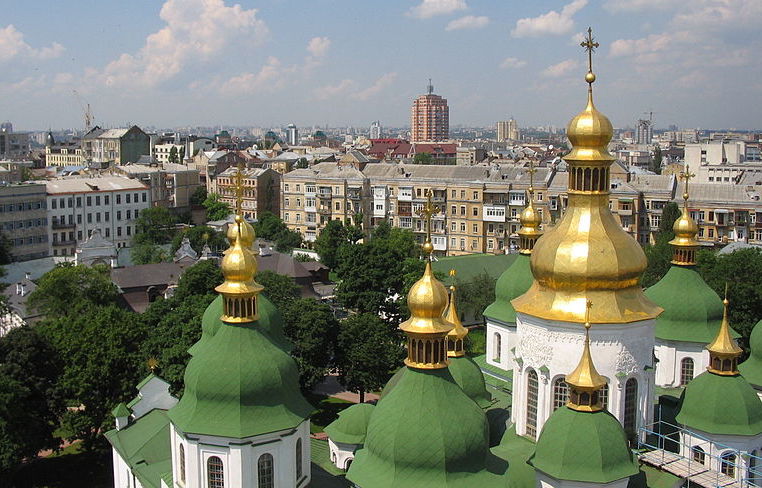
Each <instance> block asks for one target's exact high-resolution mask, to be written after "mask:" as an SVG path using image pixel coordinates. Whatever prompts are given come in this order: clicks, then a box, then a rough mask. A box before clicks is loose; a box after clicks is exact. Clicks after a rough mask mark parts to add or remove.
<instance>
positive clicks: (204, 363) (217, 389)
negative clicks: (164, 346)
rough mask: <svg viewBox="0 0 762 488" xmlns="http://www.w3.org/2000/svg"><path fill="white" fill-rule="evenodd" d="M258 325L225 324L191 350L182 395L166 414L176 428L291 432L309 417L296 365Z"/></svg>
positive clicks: (237, 433) (227, 433) (226, 433)
mask: <svg viewBox="0 0 762 488" xmlns="http://www.w3.org/2000/svg"><path fill="white" fill-rule="evenodd" d="M268 303H269V302H268ZM265 307H272V304H266V303H265V302H264V300H263V301H261V302H260V310H262V308H265ZM264 317H266V315H265V314H262V318H264ZM260 322H261V320H260V321H256V322H251V323H246V324H236V325H233V324H227V323H224V322H223V323H221V325H219V326H218V330H217V331H216V333H215V334H214V335H213V336H207V338H206V339H205V341H206V342H205V344H203V345H202V346H201V347H197V348H196V349H195V353H194V355H193V357H192V358H191V360H190V361H189V362H188V366H187V368H186V369H185V392H184V394H183V396H182V398H181V399H180V402H179V403H178V404H177V405H175V406H174V407H173V408H172V409H171V410H170V411H169V417H170V419H171V420H172V422H173V423H174V424H175V425H176V426H177V428H179V429H180V430H181V431H183V432H185V433H193V434H207V435H217V436H222V437H233V438H243V437H249V436H254V435H259V434H264V433H268V432H274V431H278V430H282V429H292V428H295V427H296V426H298V425H299V424H300V423H302V422H303V421H304V420H305V419H307V418H308V417H309V416H310V414H311V412H312V410H313V408H312V406H311V405H310V404H309V403H307V401H306V400H305V399H304V398H303V397H302V395H301V392H300V390H299V372H298V370H297V367H296V363H295V362H294V360H293V358H291V356H289V355H288V354H287V353H286V352H284V351H283V349H281V348H280V347H279V346H278V345H277V344H276V343H275V342H273V340H272V339H271V338H270V337H269V336H268V335H267V334H266V333H265V331H264V330H263V329H264V327H263V325H264V324H261V323H260Z"/></svg>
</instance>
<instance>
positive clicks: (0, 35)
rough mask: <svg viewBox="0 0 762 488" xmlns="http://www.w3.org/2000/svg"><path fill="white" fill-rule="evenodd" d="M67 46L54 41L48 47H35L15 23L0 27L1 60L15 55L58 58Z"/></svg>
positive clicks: (6, 59) (9, 58)
mask: <svg viewBox="0 0 762 488" xmlns="http://www.w3.org/2000/svg"><path fill="white" fill-rule="evenodd" d="M64 51H65V48H64V47H63V46H62V45H61V44H59V43H57V42H54V43H53V44H51V45H50V46H48V47H42V48H39V49H36V48H33V47H32V46H30V45H29V44H27V43H26V41H24V34H23V33H22V32H21V31H19V30H18V29H16V27H15V26H14V25H13V24H9V25H7V26H6V27H4V28H2V29H0V61H9V60H11V59H13V58H15V57H17V56H18V57H30V58H35V59H52V58H57V57H59V56H60V55H61V54H63V52H64Z"/></svg>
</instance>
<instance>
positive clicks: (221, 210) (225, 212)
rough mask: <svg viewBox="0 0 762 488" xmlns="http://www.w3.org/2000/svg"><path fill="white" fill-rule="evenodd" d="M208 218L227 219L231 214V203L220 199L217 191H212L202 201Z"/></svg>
mask: <svg viewBox="0 0 762 488" xmlns="http://www.w3.org/2000/svg"><path fill="white" fill-rule="evenodd" d="M202 205H203V206H204V208H205V209H206V218H207V219H208V220H225V219H226V218H228V216H229V215H230V205H228V204H227V203H225V202H221V201H220V196H219V195H218V194H217V193H210V194H209V196H207V197H206V200H204V202H203V203H202Z"/></svg>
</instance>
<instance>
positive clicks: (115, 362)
mask: <svg viewBox="0 0 762 488" xmlns="http://www.w3.org/2000/svg"><path fill="white" fill-rule="evenodd" d="M38 328H39V329H40V331H41V333H42V334H43V335H44V336H45V337H46V338H47V339H48V340H49V341H50V343H51V344H52V345H53V347H54V348H55V350H56V351H57V352H58V355H59V356H60V357H61V359H62V362H63V368H62V370H61V383H60V384H61V387H62V388H63V391H64V393H65V394H66V396H67V398H70V399H72V400H74V401H75V402H76V404H77V405H81V406H82V408H79V409H73V410H68V411H67V412H66V414H65V415H64V417H63V421H62V424H63V426H64V428H66V429H67V430H68V431H69V432H71V435H70V436H69V439H82V440H83V441H84V447H85V448H92V447H94V446H95V443H96V441H97V440H98V437H99V432H101V431H102V430H105V429H109V428H111V427H112V426H113V418H112V416H111V410H112V409H113V408H114V407H115V406H116V405H117V404H118V403H119V402H123V401H128V400H129V399H130V398H132V397H133V396H135V385H136V384H137V382H138V381H139V380H140V378H141V377H142V376H145V375H146V374H147V371H146V368H145V366H144V365H145V361H146V359H147V358H145V357H143V356H142V355H141V354H140V351H139V349H140V344H141V343H142V342H143V340H144V339H145V337H146V331H145V329H144V328H143V326H142V322H141V321H140V319H139V316H138V315H137V314H135V313H132V312H128V311H126V310H123V309H120V308H118V307H116V306H114V305H111V306H105V307H95V308H89V309H80V311H79V313H77V314H72V315H70V316H66V317H63V316H62V317H59V318H55V319H48V320H46V321H45V322H43V323H41V324H40V325H38Z"/></svg>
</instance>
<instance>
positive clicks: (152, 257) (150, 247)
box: [130, 244, 171, 264]
mask: <svg viewBox="0 0 762 488" xmlns="http://www.w3.org/2000/svg"><path fill="white" fill-rule="evenodd" d="M130 257H131V258H132V263H133V264H153V263H162V262H166V261H170V257H171V256H170V254H169V251H167V250H166V249H165V248H164V247H162V246H159V245H158V244H135V245H134V246H132V247H131V248H130Z"/></svg>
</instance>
